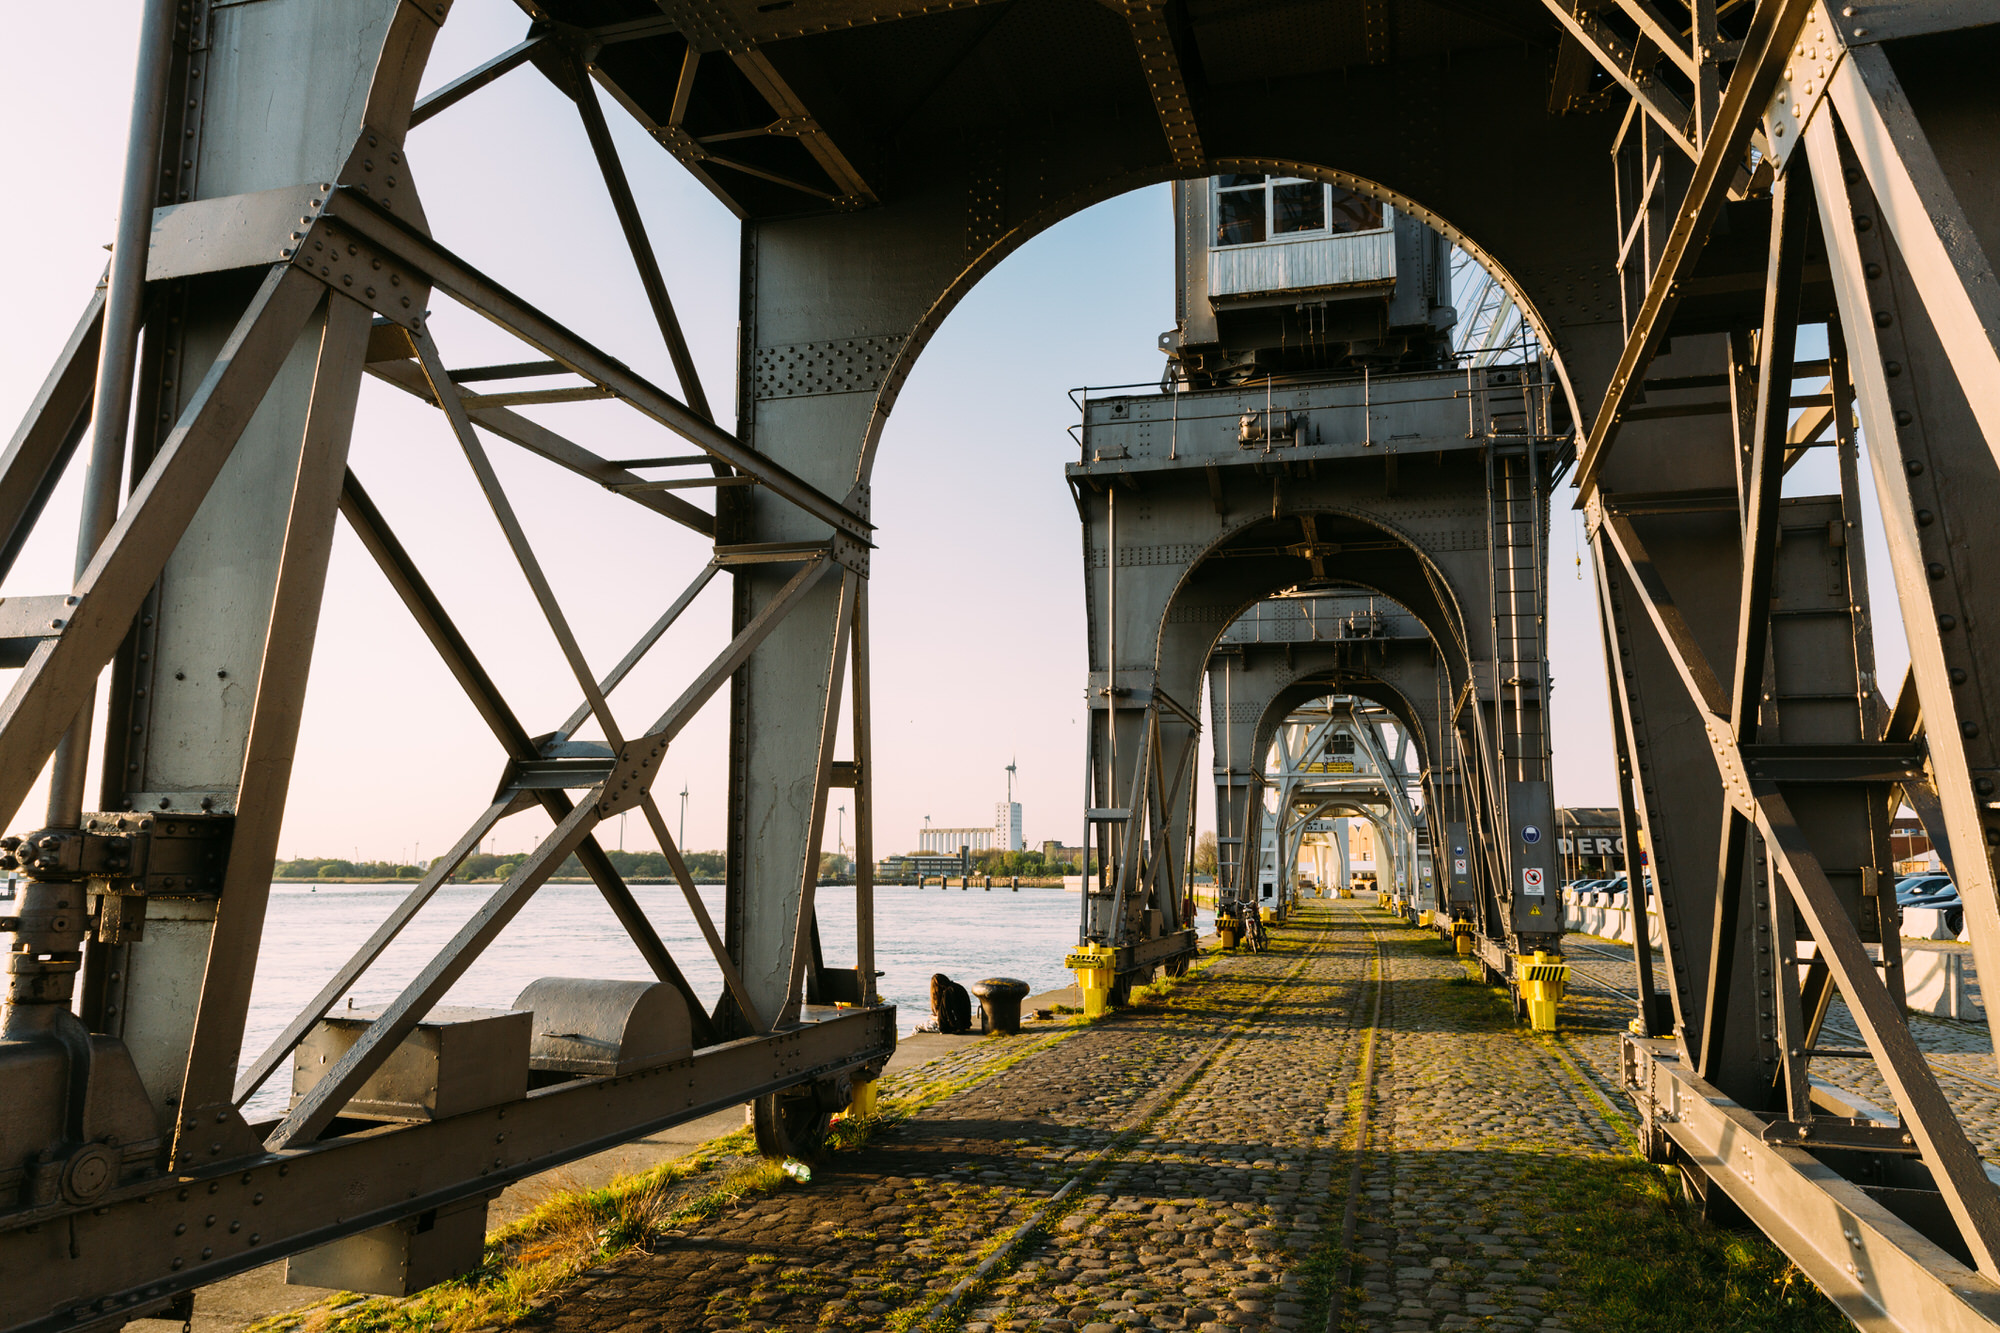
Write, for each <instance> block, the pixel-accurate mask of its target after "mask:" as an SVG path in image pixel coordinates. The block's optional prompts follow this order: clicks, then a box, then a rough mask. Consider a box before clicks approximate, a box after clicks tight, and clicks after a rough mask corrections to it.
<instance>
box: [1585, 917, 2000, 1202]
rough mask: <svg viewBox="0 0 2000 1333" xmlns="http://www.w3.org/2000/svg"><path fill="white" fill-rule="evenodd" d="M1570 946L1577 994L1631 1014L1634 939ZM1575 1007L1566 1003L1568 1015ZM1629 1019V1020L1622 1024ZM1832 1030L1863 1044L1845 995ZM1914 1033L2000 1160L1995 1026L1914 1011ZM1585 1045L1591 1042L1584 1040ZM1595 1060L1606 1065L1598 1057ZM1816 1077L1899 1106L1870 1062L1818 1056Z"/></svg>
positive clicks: (1965, 1117) (1981, 1140) (1833, 1012)
mask: <svg viewBox="0 0 2000 1333" xmlns="http://www.w3.org/2000/svg"><path fill="white" fill-rule="evenodd" d="M1564 952H1565V953H1566V954H1568V956H1569V961H1570V967H1571V974H1572V976H1575V977H1579V978H1581V979H1583V980H1584V981H1586V982H1587V983H1590V984H1589V985H1587V986H1584V987H1579V988H1576V989H1575V990H1574V991H1573V992H1572V994H1573V995H1575V996H1577V997H1578V998H1588V999H1589V1000H1591V1001H1594V1002H1595V1003H1598V1004H1601V1005H1603V1006H1605V1007H1606V1008H1608V1009H1609V1008H1619V1007H1620V1006H1622V1012H1623V1014H1624V1016H1625V1017H1629V1016H1630V1013H1631V1001H1630V1000H1629V999H1626V998H1625V996H1629V995H1630V994H1631V991H1632V964H1631V957H1632V950H1631V947H1630V946H1629V945H1617V944H1612V943H1609V942H1607V941H1603V940H1598V939H1594V938H1590V939H1586V938H1583V937H1580V936H1575V935H1572V936H1570V937H1569V938H1568V939H1567V940H1566V941H1565V943H1564ZM1664 961H1665V960H1664V959H1663V958H1662V956H1661V955H1660V954H1659V953H1657V952H1656V953H1654V955H1653V967H1654V975H1655V976H1656V977H1657V976H1659V975H1661V969H1662V968H1663V966H1664ZM1606 988H1616V989H1618V990H1620V991H1622V992H1623V993H1624V994H1623V995H1619V996H1615V997H1614V996H1612V995H1609V994H1606V993H1605V990H1606ZM1568 1007H1569V1006H1567V1005H1566V1006H1565V1012H1566V1013H1567V1009H1568ZM1622 1022H1623V1019H1622V1018H1621V1019H1620V1023H1621V1025H1622ZM1825 1030H1826V1033H1827V1035H1828V1036H1829V1037H1830V1038H1832V1039H1833V1043H1835V1044H1839V1045H1851V1046H1859V1045H1861V1044H1862V1043H1861V1034H1860V1032H1859V1030H1858V1029H1856V1027H1855V1025H1854V1019H1853V1018H1852V1017H1851V1016H1850V1015H1849V1013H1848V1010H1847V1005H1846V1004H1845V1002H1843V1001H1841V1000H1835V1001H1834V1002H1833V1003H1832V1004H1831V1005H1830V1006H1829V1007H1828V1009H1827V1016H1826V1024H1825ZM1910 1033H1911V1035H1912V1036H1914V1037H1915V1038H1916V1041H1917V1045H1918V1046H1919V1047H1920V1048H1922V1050H1923V1052H1924V1054H1925V1055H1926V1056H1928V1057H1929V1059H1930V1064H1931V1068H1932V1069H1933V1070H1934V1071H1935V1072H1936V1073H1937V1075H1938V1084H1939V1086H1940V1087H1941V1088H1943V1090H1944V1093H1945V1096H1947V1097H1948V1098H1950V1099H1951V1103H1952V1105H1953V1106H1954V1107H1955V1108H1957V1111H1958V1116H1959V1120H1960V1122H1961V1123H1962V1124H1964V1126H1965V1129H1966V1132H1967V1133H1968V1134H1969V1135H1970V1136H1971V1137H1972V1142H1973V1144H1974V1146H1976V1147H1977V1148H1978V1149H1979V1151H1980V1153H1981V1154H1982V1155H1983V1156H1984V1157H1985V1158H1986V1159H1987V1160H1988V1161H1990V1162H1995V1163H2000V1072H1996V1070H1995V1068H1994V1063H1993V1036H1992V1032H1991V1030H1990V1029H1989V1028H1988V1027H1986V1026H1985V1025H1984V1024H1976V1023H1962V1022H1958V1021H1956V1020H1954V1019H1949V1018H1934V1017H1932V1016H1930V1015H1928V1014H1912V1015H1910ZM1577 1044H1578V1045H1579V1046H1583V1045H1585V1043H1582V1042H1579V1043H1577ZM1607 1045H1608V1050H1609V1059H1610V1061H1611V1063H1610V1064H1607V1065H1605V1066H1603V1071H1602V1072H1603V1074H1604V1077H1605V1078H1606V1079H1608V1080H1609V1081H1610V1086H1613V1087H1615V1086H1616V1080H1617V1077H1618V1074H1617V1067H1616V1060H1617V1050H1618V1043H1617V1037H1616V1034H1615V1033H1614V1034H1611V1036H1610V1038H1609V1041H1608V1043H1607ZM1592 1063H1593V1064H1596V1063H1598V1061H1597V1059H1596V1058H1595V1056H1593V1059H1592ZM1812 1076H1813V1077H1814V1078H1817V1079H1822V1080H1824V1081H1825V1082H1827V1083H1829V1084H1831V1085H1833V1086H1834V1087H1836V1088H1839V1089H1841V1090H1842V1091H1845V1092H1851V1093H1853V1094H1855V1095H1856V1096H1858V1097H1862V1098H1865V1099H1866V1100H1867V1101H1869V1102H1872V1103H1873V1104H1874V1105H1875V1106H1877V1107H1879V1108H1881V1109H1882V1110H1883V1111H1886V1112H1890V1113H1894V1112H1895V1110H1896V1100H1895V1098H1894V1097H1893V1096H1892V1095H1891V1094H1890V1092H1889V1088H1888V1085H1887V1084H1886V1083H1884V1082H1883V1080H1882V1076H1881V1075H1880V1074H1879V1073H1878V1072H1876V1070H1875V1068H1874V1066H1873V1065H1872V1064H1870V1063H1869V1062H1868V1061H1866V1060H1851V1059H1821V1060H1814V1061H1813V1063H1812Z"/></svg>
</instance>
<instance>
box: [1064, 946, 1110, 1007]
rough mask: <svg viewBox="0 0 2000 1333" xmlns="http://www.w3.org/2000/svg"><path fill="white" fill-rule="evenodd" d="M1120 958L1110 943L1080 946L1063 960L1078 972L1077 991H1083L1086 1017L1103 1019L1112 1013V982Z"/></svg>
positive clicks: (1067, 965) (1065, 964) (1066, 965)
mask: <svg viewBox="0 0 2000 1333" xmlns="http://www.w3.org/2000/svg"><path fill="white" fill-rule="evenodd" d="M1116 957H1117V953H1116V951H1115V950H1113V949H1112V948H1111V946H1110V945H1108V944H1080V945H1078V946H1077V947H1076V948H1074V949H1072V950H1071V951H1070V953H1069V956H1068V957H1067V958H1065V959H1063V966H1064V967H1066V968H1068V969H1069V970H1070V971H1072V972H1074V973H1076V985H1077V989H1079V990H1081V991H1082V992H1083V1016H1084V1017H1085V1018H1101V1017H1103V1016H1104V1015H1105V1014H1106V1013H1108V1012H1110V1010H1111V982H1112V978H1113V976H1114V975H1115V973H1114V970H1113V966H1112V965H1113V962H1114V960H1115V959H1116Z"/></svg>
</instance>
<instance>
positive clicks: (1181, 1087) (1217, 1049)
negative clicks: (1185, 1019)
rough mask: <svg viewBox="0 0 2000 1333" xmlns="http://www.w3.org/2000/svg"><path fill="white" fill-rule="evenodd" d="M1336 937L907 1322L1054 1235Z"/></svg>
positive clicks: (922, 1324)
mask: <svg viewBox="0 0 2000 1333" xmlns="http://www.w3.org/2000/svg"><path fill="white" fill-rule="evenodd" d="M1373 934H1374V932H1373V930H1372V928H1371V929H1370V936H1371V939H1372V938H1373ZM1336 942H1337V937H1336V936H1335V935H1334V933H1333V932H1332V931H1331V930H1330V929H1322V930H1321V931H1320V932H1319V934H1318V937H1317V938H1316V939H1315V940H1314V941H1313V943H1312V944H1311V946H1310V947H1309V948H1307V950H1306V951H1305V952H1304V954H1303V955H1301V957H1300V958H1299V959H1298V961H1297V962H1296V963H1294V964H1292V965H1291V966H1290V967H1289V968H1287V969H1286V970H1285V971H1284V973H1283V974H1282V975H1280V976H1278V977H1276V978H1275V979H1273V980H1272V981H1271V983H1270V984H1269V985H1268V986H1267V987H1265V989H1264V992H1263V994H1262V995H1260V996H1259V997H1258V998H1257V999H1256V1000H1255V1001H1254V1002H1253V1004H1252V1005H1251V1006H1250V1007H1249V1009H1248V1010H1247V1011H1246V1012H1244V1013H1243V1014H1241V1015H1239V1016H1238V1017H1236V1018H1235V1019H1234V1020H1233V1021H1232V1022H1231V1023H1230V1025H1229V1029H1228V1030H1227V1031H1225V1032H1223V1033H1222V1034H1220V1035H1219V1036H1216V1037H1213V1038H1211V1039H1210V1040H1209V1042H1208V1044H1207V1046H1206V1047H1205V1048H1204V1049H1203V1050H1202V1051H1200V1052H1198V1053H1197V1054H1195V1055H1193V1056H1191V1057H1189V1059H1188V1060H1187V1061H1185V1062H1184V1063H1183V1065H1182V1068H1183V1069H1184V1070H1186V1072H1185V1073H1183V1074H1181V1075H1180V1076H1179V1077H1177V1078H1175V1077H1169V1078H1168V1080H1167V1081H1166V1082H1165V1084H1164V1085H1163V1086H1162V1087H1161V1089H1160V1090H1159V1091H1158V1092H1156V1093H1154V1094H1153V1095H1152V1096H1151V1097H1149V1098H1148V1099H1147V1100H1146V1101H1144V1102H1142V1103H1141V1104H1140V1105H1139V1106H1138V1108H1136V1114H1135V1115H1134V1116H1133V1118H1132V1120H1131V1122H1130V1123H1129V1124H1128V1125H1127V1126H1126V1127H1125V1128H1124V1129H1123V1130H1121V1131H1120V1132H1119V1133H1118V1134H1117V1135H1116V1136H1115V1137H1114V1138H1113V1139H1112V1140H1111V1142H1109V1143H1107V1144H1106V1145H1105V1146H1104V1147H1103V1148H1101V1149H1100V1150H1098V1152H1097V1153H1095V1154H1094V1155H1092V1156H1091V1157H1090V1158H1089V1159H1088V1160H1087V1161H1086V1162H1084V1164H1083V1165H1082V1166H1081V1167H1079V1168H1078V1169H1077V1170H1076V1171H1074V1172H1072V1173H1071V1174H1070V1176H1069V1177H1068V1178H1067V1179H1065V1180H1064V1181H1063V1182H1062V1184H1060V1185H1059V1186H1057V1187H1056V1189H1055V1190H1054V1191H1053V1192H1052V1193H1051V1194H1050V1195H1049V1197H1048V1198H1047V1199H1046V1200H1045V1201H1044V1202H1043V1203H1042V1205H1041V1206H1040V1207H1039V1208H1037V1209H1036V1210H1035V1211H1034V1212H1033V1213H1031V1214H1030V1215H1029V1216H1028V1217H1027V1219H1026V1220H1024V1221H1023V1222H1022V1223H1021V1224H1020V1225H1019V1226H1017V1227H1015V1228H1014V1230H1013V1231H1011V1232H1010V1233H1008V1235H1007V1237H1006V1238H1005V1239H1004V1240H1003V1241H1002V1242H1001V1243H1000V1244H999V1245H998V1246H996V1247H995V1248H994V1249H993V1250H991V1251H990V1252H989V1253H987V1254H986V1255H985V1256H984V1257H983V1258H981V1259H980V1261H979V1262H978V1263H977V1264H976V1265H974V1267H973V1268H972V1270H971V1271H970V1272H968V1273H966V1274H965V1276H963V1277H962V1278H960V1279H959V1280H958V1281H957V1282H955V1283H953V1284H952V1285H951V1286H950V1287H949V1288H948V1289H946V1290H945V1291H944V1292H943V1293H942V1294H941V1295H940V1296H939V1297H938V1298H937V1299H936V1300H934V1301H933V1302H932V1303H931V1304H929V1305H927V1306H925V1307H924V1308H923V1309H922V1310H921V1311H919V1313H917V1314H916V1315H915V1316H914V1317H913V1318H912V1319H910V1320H909V1323H908V1327H910V1328H926V1327H930V1326H933V1325H939V1324H940V1321H942V1320H945V1319H946V1318H947V1317H948V1316H950V1315H951V1314H952V1313H953V1312H954V1311H955V1310H957V1309H958V1308H959V1307H960V1306H961V1305H962V1304H964V1302H965V1301H966V1299H967V1297H969V1296H971V1295H973V1294H974V1293H975V1292H976V1291H978V1290H979V1289H980V1287H982V1286H983V1285H984V1284H985V1283H987V1282H989V1281H990V1280H992V1279H993V1278H994V1277H995V1276H996V1275H998V1274H999V1273H1001V1272H1003V1271H1004V1270H1005V1269H1006V1268H1008V1267H1009V1266H1010V1265H1011V1264H1012V1263H1013V1261H1014V1260H1016V1259H1018V1258H1019V1257H1020V1256H1021V1255H1022V1254H1024V1253H1025V1252H1026V1251H1027V1250H1028V1249H1029V1248H1030V1246H1031V1245H1032V1244H1033V1243H1034V1242H1035V1241H1036V1240H1037V1239H1038V1238H1041V1237H1043V1236H1046V1235H1048V1234H1050V1233H1051V1231H1052V1229H1053V1226H1054V1224H1055V1223H1056V1222H1057V1221H1059V1220H1060V1217H1061V1214H1062V1213H1064V1212H1065V1211H1067V1207H1068V1205H1070V1204H1071V1203H1072V1202H1073V1201H1074V1200H1075V1199H1076V1197H1077V1195H1078V1194H1079V1192H1080V1191H1082V1189H1083V1188H1084V1187H1085V1186H1086V1185H1088V1184H1089V1183H1090V1182H1091V1181H1092V1180H1094V1179H1096V1178H1097V1177H1098V1176H1099V1175H1101V1174H1102V1173H1103V1172H1104V1170H1105V1169H1106V1168H1107V1167H1109V1166H1110V1165H1111V1164H1112V1163H1113V1162H1115V1161H1116V1160H1118V1158H1120V1157H1121V1156H1123V1155H1124V1154H1125V1153H1126V1152H1128V1151H1130V1150H1131V1148H1132V1147H1133V1146H1134V1145H1135V1144H1137V1143H1138V1142H1139V1140H1140V1139H1142V1138H1143V1137H1144V1136H1145V1134H1146V1133H1147V1131H1148V1130H1150V1129H1151V1128H1152V1127H1153V1126H1154V1125H1156V1124H1157V1123H1158V1122H1159V1121H1160V1120H1161V1119H1162V1118H1163V1117H1165V1116H1166V1115H1167V1114H1168V1113H1169V1112H1170V1111H1172V1110H1173V1108H1174V1107H1175V1105H1177V1104H1178V1103H1179V1102H1180V1101H1181V1100H1182V1099H1183V1098H1185V1097H1186V1096H1187V1095H1188V1094H1189V1093H1190V1092H1192V1091H1193V1090H1194V1089H1195V1088H1196V1087H1197V1086H1198V1085H1199V1084H1200V1083H1201V1081H1202V1079H1203V1077H1204V1076H1205V1075H1207V1074H1208V1073H1209V1072H1210V1071H1211V1070H1212V1069H1214V1068H1215V1066H1216V1064H1217V1062H1218V1061H1220V1060H1221V1059H1222V1058H1223V1057H1224V1056H1225V1055H1227V1054H1229V1053H1230V1052H1231V1051H1232V1050H1233V1049H1234V1048H1235V1047H1236V1046H1237V1045H1239V1044H1240V1043H1241V1042H1242V1041H1243V1039H1244V1037H1245V1035H1246V1034H1247V1032H1248V1031H1249V1029H1250V1028H1251V1027H1253V1026H1254V1025H1255V1024H1256V1023H1258V1022H1259V1021H1261V1020H1262V1019H1263V1018H1264V1017H1265V1016H1266V1015H1268V1014H1269V1013H1270V1010H1271V1007H1272V1005H1273V1003H1275V1001H1276V1000H1277V998H1278V997H1279V996H1280V995H1281V994H1283V993H1284V992H1285V991H1286V989H1287V988H1289V987H1291V986H1292V985H1294V984H1295V983H1296V982H1297V981H1298V980H1299V979H1300V978H1301V977H1303V976H1304V975H1305V974H1306V973H1307V972H1308V970H1309V969H1310V968H1311V967H1312V965H1313V963H1315V962H1316V961H1318V960H1320V959H1322V958H1324V957H1325V956H1326V955H1327V954H1328V953H1330V952H1332V950H1333V946H1334V944H1335V943H1336ZM1263 952H1264V950H1259V951H1258V953H1259V954H1261V953H1263ZM1380 952H1381V949H1380V944H1379V942H1378V943H1377V944H1376V948H1375V950H1374V954H1373V958H1374V960H1375V964H1376V967H1375V970H1377V971H1378V972H1379V966H1380V964H1379V959H1380ZM1367 976H1368V970H1367V969H1364V971H1363V973H1362V981H1363V982H1364V983H1365V981H1366V978H1367ZM1378 998H1379V991H1378ZM1359 1007H1360V1006H1359V1005H1358V1004H1355V1005H1350V1006H1349V1012H1350V1013H1357V1012H1358V1011H1359ZM940 1326H941V1325H940Z"/></svg>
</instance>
